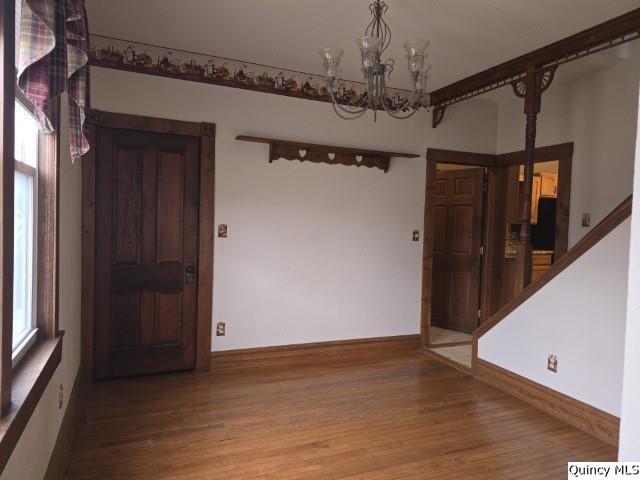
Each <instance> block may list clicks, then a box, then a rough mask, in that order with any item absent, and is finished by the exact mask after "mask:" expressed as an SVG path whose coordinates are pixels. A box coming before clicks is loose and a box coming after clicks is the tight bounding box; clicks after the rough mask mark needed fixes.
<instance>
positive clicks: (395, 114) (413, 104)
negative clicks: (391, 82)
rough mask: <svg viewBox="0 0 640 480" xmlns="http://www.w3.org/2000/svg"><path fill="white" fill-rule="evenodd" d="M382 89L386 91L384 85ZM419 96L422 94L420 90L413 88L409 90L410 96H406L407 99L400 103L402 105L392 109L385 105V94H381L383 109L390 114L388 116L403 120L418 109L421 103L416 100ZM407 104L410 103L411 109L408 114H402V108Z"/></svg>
mask: <svg viewBox="0 0 640 480" xmlns="http://www.w3.org/2000/svg"><path fill="white" fill-rule="evenodd" d="M383 91H386V86H385V87H384V90H383ZM421 96H422V93H421V92H419V91H418V90H413V91H412V92H411V96H410V97H409V98H407V99H406V100H405V101H404V102H403V103H402V105H401V106H399V107H398V108H397V109H392V108H389V107H388V106H387V102H386V101H385V98H386V96H385V95H383V98H382V106H383V107H384V111H385V112H387V114H389V115H390V116H392V117H393V118H396V119H398V120H404V119H406V118H409V117H412V116H414V115H415V114H416V112H417V111H418V110H420V107H421V105H420V103H418V101H419V99H420V97H421ZM408 105H411V107H410V108H411V111H410V112H409V113H408V114H406V115H403V114H402V113H401V112H402V110H403V109H404V108H406V107H407V106H408ZM416 105H417V106H416Z"/></svg>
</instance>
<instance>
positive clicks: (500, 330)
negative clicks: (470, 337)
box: [478, 219, 631, 416]
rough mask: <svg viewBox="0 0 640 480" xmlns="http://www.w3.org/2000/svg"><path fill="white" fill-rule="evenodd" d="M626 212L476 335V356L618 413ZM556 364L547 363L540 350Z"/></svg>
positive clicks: (627, 254) (626, 262)
mask: <svg viewBox="0 0 640 480" xmlns="http://www.w3.org/2000/svg"><path fill="white" fill-rule="evenodd" d="M630 226H631V221H630V220H629V219H627V220H626V221H624V222H623V223H622V224H620V225H619V226H618V227H617V228H616V229H615V230H613V231H612V232H611V233H610V234H609V235H607V236H606V237H605V238H604V239H603V240H602V241H601V242H599V243H598V244H597V245H595V246H594V247H593V248H592V249H590V250H589V251H587V252H586V253H585V254H584V255H583V256H581V257H580V258H579V259H578V260H576V261H575V262H574V263H572V264H571V265H570V266H569V267H568V268H567V269H566V270H564V271H563V272H561V273H560V274H559V275H558V276H557V277H555V278H554V279H553V280H552V281H551V282H549V283H548V284H547V285H545V286H544V287H543V288H542V289H541V290H540V291H539V292H538V293H536V294H535V295H534V296H533V297H531V298H530V299H529V300H527V301H526V302H525V303H524V304H522V305H521V306H520V307H519V308H518V309H516V310H515V311H514V312H513V313H511V314H510V315H509V316H507V317H506V318H505V319H504V320H502V322H501V323H499V324H498V325H496V326H495V327H494V328H493V329H491V330H489V332H487V333H486V334H485V335H484V336H482V337H480V340H479V342H478V356H479V358H481V359H483V360H486V361H488V362H491V363H493V364H495V365H498V366H500V367H502V368H505V369H507V370H510V371H512V372H515V373H516V374H518V375H521V376H523V377H525V378H528V379H530V380H533V381H534V382H537V383H539V384H542V385H544V386H546V387H549V388H551V389H553V390H557V391H558V392H561V393H563V394H565V395H568V396H570V397H572V398H575V399H577V400H580V401H582V402H584V403H587V404H589V405H592V406H594V407H596V408H598V409H600V410H604V411H605V412H608V413H611V414H612V415H617V416H620V398H621V394H622V367H623V357H624V338H625V321H624V319H625V316H626V301H627V269H628V260H629V236H630ZM549 354H555V355H557V357H558V372H557V373H553V372H550V371H549V370H547V355H549Z"/></svg>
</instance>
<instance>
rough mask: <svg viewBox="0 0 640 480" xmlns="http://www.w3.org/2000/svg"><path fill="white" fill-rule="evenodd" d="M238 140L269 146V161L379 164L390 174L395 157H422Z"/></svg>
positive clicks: (245, 138)
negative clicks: (281, 159)
mask: <svg viewBox="0 0 640 480" xmlns="http://www.w3.org/2000/svg"><path fill="white" fill-rule="evenodd" d="M236 140H239V141H242V142H254V143H265V144H267V145H269V163H271V162H273V161H274V160H278V159H280V158H283V159H285V160H298V161H300V162H314V163H327V164H329V165H347V166H350V165H354V166H356V167H369V168H374V167H376V168H379V169H380V170H383V171H384V172H385V173H386V172H388V171H389V165H390V163H391V158H392V157H398V158H417V157H419V156H420V155H415V154H412V153H398V152H381V151H378V150H365V149H361V148H349V147H335V146H329V145H318V144H314V143H303V142H292V141H287V140H277V139H275V138H262V137H252V136H249V135H238V136H237V137H236Z"/></svg>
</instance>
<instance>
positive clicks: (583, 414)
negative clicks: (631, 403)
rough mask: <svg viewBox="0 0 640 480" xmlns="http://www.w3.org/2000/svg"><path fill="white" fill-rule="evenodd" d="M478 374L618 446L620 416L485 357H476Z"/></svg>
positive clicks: (492, 383) (535, 405)
mask: <svg viewBox="0 0 640 480" xmlns="http://www.w3.org/2000/svg"><path fill="white" fill-rule="evenodd" d="M474 373H475V377H476V378H477V379H478V380H481V381H483V382H484V383H487V384H489V385H492V386H494V387H496V388H497V389H499V390H502V391H503V392H505V393H508V394H510V395H513V396H514V397H516V398H518V399H520V400H522V401H524V402H525V403H528V404H529V405H531V406H533V407H535V408H537V409H539V410H542V411H543V412H545V413H547V414H549V415H551V416H552V417H555V418H557V419H559V420H562V421H564V422H566V423H568V424H570V425H573V426H574V427H576V428H577V429H579V430H582V431H583V432H585V433H587V434H589V435H592V436H594V437H596V438H598V439H600V440H602V441H603V442H605V443H608V444H609V445H613V446H618V436H619V430H620V419H619V418H617V417H615V416H613V415H610V414H608V413H606V412H603V411H601V410H598V409H597V408H594V407H592V406H591V405H587V404H586V403H583V402H580V401H579V400H576V399H574V398H571V397H568V396H567V395H563V394H562V393H559V392H556V391H555V390H551V389H550V388H547V387H545V386H543V385H540V384H539V383H536V382H533V381H531V380H529V379H527V378H524V377H521V376H520V375H517V374H515V373H513V372H510V371H508V370H505V369H503V368H501V367H499V366H497V365H494V364H492V363H489V362H487V361H485V360H481V359H478V360H476V365H475V370H474Z"/></svg>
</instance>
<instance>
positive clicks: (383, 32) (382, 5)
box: [320, 0, 431, 121]
mask: <svg viewBox="0 0 640 480" xmlns="http://www.w3.org/2000/svg"><path fill="white" fill-rule="evenodd" d="M369 10H370V12H371V15H372V16H373V20H371V23H369V25H367V28H366V29H365V32H364V35H363V36H362V37H360V38H358V40H357V41H356V44H357V45H358V48H359V49H360V54H361V56H362V73H363V75H364V79H365V82H366V86H367V87H366V88H367V90H366V92H365V93H364V94H362V95H361V96H360V98H359V100H358V102H357V103H355V104H349V105H348V106H344V105H342V104H341V103H340V101H339V99H338V98H337V94H336V86H337V84H338V83H339V75H340V60H341V59H342V55H344V50H343V49H342V48H338V47H327V48H323V49H322V50H320V56H321V57H322V58H323V60H324V62H323V73H324V77H325V88H326V91H327V95H328V96H329V98H330V99H331V102H332V103H333V109H334V110H335V112H336V113H337V114H338V116H339V117H340V118H343V119H345V120H355V119H357V118H360V117H361V116H363V115H364V114H365V113H366V112H367V111H369V110H373V112H374V121H375V120H376V116H377V112H378V110H384V111H386V112H387V113H388V114H389V115H391V116H392V117H394V118H398V119H405V118H409V117H411V116H412V115H414V114H415V113H416V112H417V111H418V110H420V108H422V107H423V96H424V95H425V93H424V92H425V88H426V83H427V78H428V73H429V69H430V68H431V65H427V66H426V67H425V58H426V56H427V55H425V51H426V49H427V47H428V46H429V42H428V41H426V40H420V39H417V40H410V41H408V42H406V43H405V44H404V48H405V49H406V51H407V56H406V58H407V64H408V67H409V80H410V88H411V93H410V95H408V96H407V97H405V98H402V97H401V96H400V95H399V94H397V93H396V95H395V96H393V97H392V96H390V95H388V92H387V86H386V80H387V79H389V78H391V73H392V72H393V66H394V61H393V60H392V59H388V60H385V61H383V60H382V55H383V53H384V51H385V50H386V49H387V47H388V46H389V44H390V43H391V29H390V28H389V25H387V22H385V21H384V18H382V17H383V15H384V14H385V13H387V11H388V10H389V6H388V5H387V4H386V2H384V1H383V0H375V1H374V3H372V4H371V5H369Z"/></svg>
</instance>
